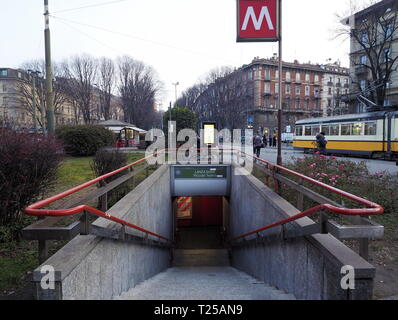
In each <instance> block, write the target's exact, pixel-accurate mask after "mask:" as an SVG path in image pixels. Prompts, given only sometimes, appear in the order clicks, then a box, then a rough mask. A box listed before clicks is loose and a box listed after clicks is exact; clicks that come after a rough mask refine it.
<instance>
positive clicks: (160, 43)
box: [50, 15, 235, 64]
mask: <svg viewBox="0 0 398 320" xmlns="http://www.w3.org/2000/svg"><path fill="white" fill-rule="evenodd" d="M50 16H51V17H52V18H54V19H57V20H63V21H64V22H65V21H66V22H69V23H73V24H77V25H81V26H85V27H88V28H93V29H97V30H100V31H104V32H108V33H110V34H114V35H118V36H122V37H126V38H130V39H134V40H138V41H143V42H147V43H151V44H153V45H157V46H161V47H167V48H169V49H173V50H177V51H184V52H186V53H189V54H192V55H196V56H201V57H203V56H207V57H209V58H212V59H214V60H218V61H223V62H226V60H228V59H226V58H225V57H217V56H214V55H209V54H207V53H204V52H198V51H194V50H190V49H186V48H181V47H177V46H174V45H171V44H167V43H162V42H158V41H154V40H150V39H145V38H141V37H137V36H134V35H131V34H127V33H123V32H119V31H115V30H110V29H107V28H103V27H99V26H94V25H90V24H87V23H82V22H78V21H74V20H70V19H66V18H61V17H59V16H54V15H50ZM228 63H232V64H235V62H232V60H230V61H228Z"/></svg>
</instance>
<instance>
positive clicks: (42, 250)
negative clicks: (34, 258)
mask: <svg viewBox="0 0 398 320" xmlns="http://www.w3.org/2000/svg"><path fill="white" fill-rule="evenodd" d="M47 259H48V242H47V241H46V240H39V264H42V263H44V262H45V261H46V260H47Z"/></svg>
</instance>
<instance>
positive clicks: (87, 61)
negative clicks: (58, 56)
mask: <svg viewBox="0 0 398 320" xmlns="http://www.w3.org/2000/svg"><path fill="white" fill-rule="evenodd" d="M64 70H65V73H66V74H67V75H66V81H65V85H66V86H68V88H69V90H68V93H69V94H70V95H71V96H72V97H73V100H74V101H75V103H76V106H77V108H78V109H79V111H80V112H81V114H82V116H83V121H84V123H86V124H88V123H91V122H92V120H93V106H92V100H93V99H92V98H93V92H94V85H95V79H96V77H97V71H98V61H97V59H95V58H93V57H92V56H90V55H87V54H83V55H80V56H74V57H73V58H71V59H70V61H69V63H68V62H66V63H64Z"/></svg>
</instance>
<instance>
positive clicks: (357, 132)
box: [351, 123, 363, 136]
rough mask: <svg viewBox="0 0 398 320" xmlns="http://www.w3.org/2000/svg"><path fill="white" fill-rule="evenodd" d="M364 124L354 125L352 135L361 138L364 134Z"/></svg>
mask: <svg viewBox="0 0 398 320" xmlns="http://www.w3.org/2000/svg"><path fill="white" fill-rule="evenodd" d="M362 127H363V123H354V124H353V125H352V127H351V135H353V136H360V135H361V134H362Z"/></svg>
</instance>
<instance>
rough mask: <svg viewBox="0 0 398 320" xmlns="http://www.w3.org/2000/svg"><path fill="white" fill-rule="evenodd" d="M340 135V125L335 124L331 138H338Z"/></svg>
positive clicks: (331, 127)
mask: <svg viewBox="0 0 398 320" xmlns="http://www.w3.org/2000/svg"><path fill="white" fill-rule="evenodd" d="M339 134H340V133H339V125H338V124H334V125H331V126H330V132H329V135H330V136H338V135H339Z"/></svg>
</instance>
